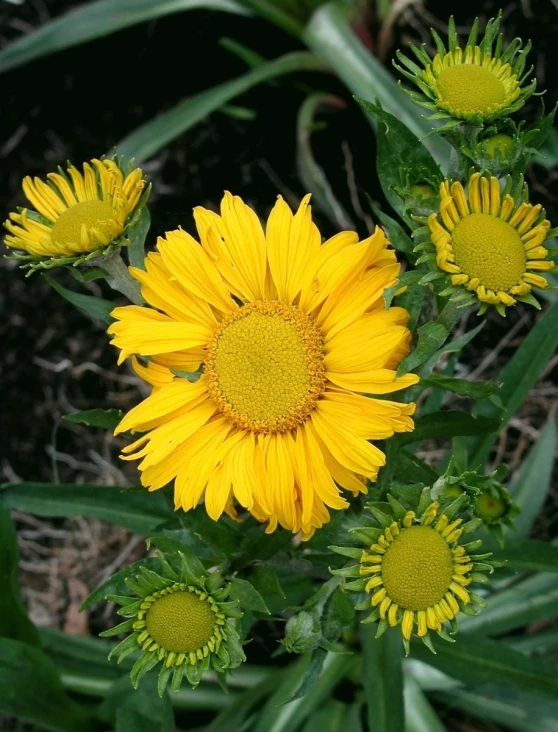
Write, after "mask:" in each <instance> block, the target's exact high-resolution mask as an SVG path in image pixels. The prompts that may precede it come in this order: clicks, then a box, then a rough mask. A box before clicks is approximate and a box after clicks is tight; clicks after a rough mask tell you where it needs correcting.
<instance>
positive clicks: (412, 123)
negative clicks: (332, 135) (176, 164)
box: [302, 2, 449, 167]
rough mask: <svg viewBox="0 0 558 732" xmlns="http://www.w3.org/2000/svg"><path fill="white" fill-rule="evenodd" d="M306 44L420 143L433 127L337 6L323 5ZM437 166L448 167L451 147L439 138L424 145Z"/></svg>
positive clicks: (307, 30)
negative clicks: (412, 134) (378, 104)
mask: <svg viewBox="0 0 558 732" xmlns="http://www.w3.org/2000/svg"><path fill="white" fill-rule="evenodd" d="M302 40H303V41H304V42H305V43H306V44H307V45H308V47H309V48H310V49H311V50H312V51H314V52H315V53H316V54H317V55H318V56H320V57H321V58H323V59H324V60H325V61H327V63H328V64H329V65H330V66H331V68H332V69H333V70H334V71H335V73H336V74H337V75H338V76H339V77H340V78H341V80H342V81H343V82H344V83H345V84H346V85H347V87H348V88H349V89H350V90H351V92H352V93H353V94H355V95H356V96H359V97H362V98H363V99H366V100H367V101H371V102H374V101H376V99H377V100H379V102H380V103H381V105H382V106H383V107H384V108H385V109H387V110H388V111H389V112H391V113H392V114H394V115H395V116H396V117H397V118H398V119H399V120H401V122H403V123H404V124H405V125H406V126H407V127H408V128H409V129H410V130H411V131H412V132H414V134H415V135H416V136H417V137H418V138H419V139H420V138H423V137H424V136H425V135H426V134H428V133H429V132H430V131H431V129H432V125H431V124H430V123H429V122H426V121H425V120H424V119H423V118H422V116H421V112H420V110H419V108H418V107H417V106H416V105H414V104H413V102H412V101H411V100H410V99H409V98H408V97H407V95H406V94H405V92H403V91H402V90H401V89H400V88H399V85H398V84H397V82H396V80H395V79H394V77H393V76H392V75H391V73H390V72H389V71H388V69H386V68H385V66H384V65H383V64H382V63H381V62H380V61H378V59H376V58H375V57H374V56H373V55H372V54H371V53H370V52H369V51H368V49H367V48H366V47H365V46H364V45H363V44H362V42H361V41H360V39H359V38H358V36H357V35H356V33H355V32H354V31H353V29H352V28H351V26H350V24H349V22H348V21H347V18H346V16H345V13H344V12H343V9H342V8H340V7H339V6H338V4H337V3H333V2H329V3H325V4H324V5H321V6H320V7H319V8H318V10H316V12H315V13H314V14H313V15H312V17H311V19H310V22H309V23H308V25H307V26H306V28H305V29H304V32H303V34H302ZM424 144H425V145H426V147H427V148H428V149H429V150H430V152H431V153H432V155H433V156H434V157H435V158H436V160H437V162H438V163H439V164H441V165H442V166H444V164H445V167H447V161H448V160H449V147H448V145H447V143H446V142H445V141H444V140H442V139H441V138H439V137H437V136H432V137H429V138H428V139H426V140H425V141H424Z"/></svg>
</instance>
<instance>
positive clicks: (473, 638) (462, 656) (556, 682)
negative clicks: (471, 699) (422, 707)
mask: <svg viewBox="0 0 558 732" xmlns="http://www.w3.org/2000/svg"><path fill="white" fill-rule="evenodd" d="M412 645H413V655H414V656H415V657H416V658H418V659H419V660H421V661H424V662H425V663H428V664H430V665H432V666H435V667H436V668H438V669H440V670H441V671H443V672H444V673H446V674H449V675H450V676H453V677H454V678H457V679H459V680H460V681H464V682H465V683H466V684H469V685H471V686H479V685H481V684H488V683H501V684H506V685H507V686H512V687H514V689H520V690H521V691H525V692H529V693H531V692H532V693H533V694H539V695H541V696H544V697H546V698H551V699H554V700H558V676H557V675H556V671H555V669H554V668H553V666H551V665H550V664H549V663H547V662H544V661H542V660H541V659H531V658H528V657H526V656H524V655H523V654H522V653H518V652H517V651H514V650H512V649H511V648H509V647H507V646H505V645H504V644H503V643H497V642H496V641H492V640H488V639H486V638H483V637H481V636H478V635H473V634H470V633H466V634H465V633H464V634H462V635H459V636H458V637H457V638H456V640H455V643H448V642H447V641H443V640H438V639H437V638H435V639H434V640H433V645H434V647H435V649H436V655H434V654H433V653H432V652H431V651H430V650H429V649H428V648H426V646H424V645H423V644H422V643H420V642H419V641H416V642H413V644H412Z"/></svg>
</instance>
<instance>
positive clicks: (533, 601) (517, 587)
mask: <svg viewBox="0 0 558 732" xmlns="http://www.w3.org/2000/svg"><path fill="white" fill-rule="evenodd" d="M543 578H545V575H544V574H542V573H539V574H537V575H536V580H537V584H535V586H533V578H530V579H527V580H524V581H523V582H519V583H517V584H514V585H512V586H511V587H509V588H507V589H505V590H501V591H500V592H496V593H494V594H493V595H491V596H490V597H488V598H487V601H488V607H486V608H485V609H484V610H483V611H482V612H481V613H480V614H479V615H475V616H464V617H463V618H462V619H460V620H459V628H460V631H461V630H463V631H466V632H473V633H482V634H483V635H500V634H502V633H505V632H507V631H509V630H515V629H516V628H522V627H524V626H527V625H530V624H531V623H535V622H537V621H538V620H544V619H547V618H552V617H554V616H556V615H558V586H557V582H556V577H555V575H554V574H549V575H547V576H546V579H547V580H548V581H547V582H546V583H545V584H544V585H543V584H541V583H540V582H539V580H541V579H543Z"/></svg>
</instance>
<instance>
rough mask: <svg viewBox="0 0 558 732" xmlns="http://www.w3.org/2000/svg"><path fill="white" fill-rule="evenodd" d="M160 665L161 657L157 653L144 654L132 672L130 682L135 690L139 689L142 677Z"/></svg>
mask: <svg viewBox="0 0 558 732" xmlns="http://www.w3.org/2000/svg"><path fill="white" fill-rule="evenodd" d="M158 663H159V657H158V656H157V653H155V652H151V653H142V655H141V656H140V657H139V658H138V660H137V661H136V662H135V663H134V665H133V666H132V670H131V671H130V680H131V682H132V686H133V687H134V689H137V688H138V684H139V682H140V681H141V679H142V677H143V676H145V674H146V673H147V672H148V671H151V669H152V668H154V666H156V665H157V664H158Z"/></svg>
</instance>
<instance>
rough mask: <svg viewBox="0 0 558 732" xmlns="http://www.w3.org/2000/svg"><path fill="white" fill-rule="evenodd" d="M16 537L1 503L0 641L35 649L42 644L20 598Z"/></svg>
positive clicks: (5, 507) (6, 509)
mask: <svg viewBox="0 0 558 732" xmlns="http://www.w3.org/2000/svg"><path fill="white" fill-rule="evenodd" d="M18 558H19V552H18V548H17V537H16V532H15V528H14V525H13V523H12V520H11V518H10V512H9V511H8V508H7V506H6V504H5V503H4V502H3V501H0V606H1V607H2V612H1V613H0V639H1V638H12V639H14V640H19V641H23V642H24V643H28V644H29V645H32V646H38V645H40V641H39V634H38V633H37V629H36V628H35V626H34V625H33V623H31V621H30V620H29V618H28V617H27V613H26V612H25V608H24V607H23V604H22V602H21V598H20V596H19V583H18Z"/></svg>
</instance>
